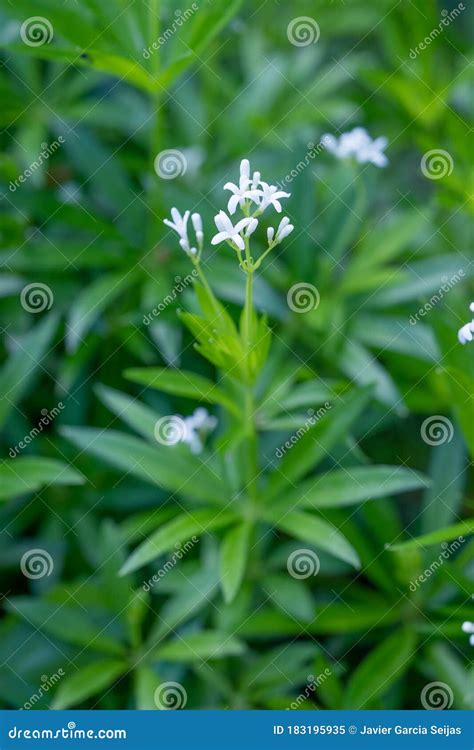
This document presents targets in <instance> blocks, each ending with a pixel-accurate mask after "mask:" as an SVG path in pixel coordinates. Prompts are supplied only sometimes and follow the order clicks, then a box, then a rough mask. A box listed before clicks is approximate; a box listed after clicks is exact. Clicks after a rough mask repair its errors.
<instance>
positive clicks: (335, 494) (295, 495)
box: [286, 466, 429, 508]
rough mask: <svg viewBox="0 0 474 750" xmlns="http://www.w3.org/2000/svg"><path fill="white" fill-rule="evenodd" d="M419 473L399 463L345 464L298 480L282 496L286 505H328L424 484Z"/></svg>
mask: <svg viewBox="0 0 474 750" xmlns="http://www.w3.org/2000/svg"><path fill="white" fill-rule="evenodd" d="M428 484H429V480H428V479H427V478H426V477H424V476H423V475H422V474H419V473H418V472H416V471H412V470H411V469H406V468H405V467H400V466H349V467H347V469H341V470H337V471H331V472H328V473H327V474H322V475H320V476H317V477H314V478H312V479H309V480H308V481H306V482H302V483H301V484H300V485H299V486H298V489H297V490H295V491H294V492H290V493H289V495H288V497H287V498H286V503H287V507H292V506H293V505H294V504H295V503H296V502H298V501H299V504H300V505H302V506H304V507H312V508H332V507H343V506H346V505H354V504H355V503H360V502H365V501H367V500H374V499H376V498H382V497H387V496H389V495H394V494H398V493H401V492H408V491H410V490H416V489H420V488H421V487H426V486H428Z"/></svg>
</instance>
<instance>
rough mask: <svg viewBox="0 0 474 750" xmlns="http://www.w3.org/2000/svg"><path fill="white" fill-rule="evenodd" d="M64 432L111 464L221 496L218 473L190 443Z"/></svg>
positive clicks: (153, 480) (203, 495) (202, 495)
mask: <svg viewBox="0 0 474 750" xmlns="http://www.w3.org/2000/svg"><path fill="white" fill-rule="evenodd" d="M61 434H63V435H64V436H65V437H66V438H68V439H69V440H71V441H72V442H73V443H75V444H76V445H78V446H79V447H80V448H82V449H83V450H85V451H87V452H89V453H92V454H93V455H95V456H99V458H103V459H104V460H105V461H107V462H108V463H110V464H112V466H115V467H117V468H118V469H121V470H123V471H125V472H127V473H130V474H133V475H134V476H137V477H140V479H143V480H144V481H145V482H148V483H149V484H156V485H158V486H159V487H163V488H165V489H168V490H172V491H173V492H181V493H183V494H184V495H189V496H190V497H195V498H197V499H200V500H206V501H208V500H209V498H217V499H219V500H220V499H221V498H222V493H223V486H222V485H221V483H220V481H219V479H218V478H217V477H216V475H215V473H214V472H213V471H212V470H211V469H210V468H209V467H208V466H207V465H206V464H205V463H204V462H203V461H201V460H199V459H198V458H197V457H196V456H193V454H192V453H191V452H190V450H189V448H188V446H185V445H183V446H181V445H161V444H159V443H157V444H156V445H155V446H151V445H149V444H148V443H145V442H144V441H143V440H139V439H138V438H136V437H132V436H131V435H126V434H125V433H121V432H115V431H113V430H96V429H89V428H84V427H64V428H62V429H61Z"/></svg>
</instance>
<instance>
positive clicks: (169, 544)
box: [120, 510, 236, 575]
mask: <svg viewBox="0 0 474 750" xmlns="http://www.w3.org/2000/svg"><path fill="white" fill-rule="evenodd" d="M235 518H236V516H235V514H234V513H232V512H231V511H214V510H194V511H193V512H192V514H191V513H190V514H188V515H181V516H178V518H175V519H174V521H170V523H167V524H165V525H164V526H163V527H162V528H161V529H158V531H156V532H155V533H154V534H153V535H152V536H151V537H150V538H149V539H147V540H146V542H143V544H140V546H139V547H138V548H137V549H136V550H135V552H133V554H132V555H131V556H130V557H129V558H128V560H127V562H126V563H125V565H124V566H123V567H122V569H121V571H120V574H121V575H126V574H127V573H131V572H132V571H134V570H137V569H138V568H141V567H143V565H146V564H147V563H149V562H151V560H155V559H156V558H157V557H159V556H160V555H162V554H163V553H164V552H168V551H169V550H171V549H173V548H174V547H175V545H176V544H182V543H183V542H187V541H188V540H189V539H191V537H193V536H201V534H203V533H205V532H206V531H211V530H214V529H219V528H221V527H222V526H227V525H228V524H229V523H232V521H234V520H235Z"/></svg>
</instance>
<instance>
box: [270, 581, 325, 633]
mask: <svg viewBox="0 0 474 750" xmlns="http://www.w3.org/2000/svg"><path fill="white" fill-rule="evenodd" d="M263 589H264V591H265V593H266V594H267V595H268V596H269V597H270V598H271V599H273V601H274V602H275V604H276V605H277V606H278V607H279V608H280V609H282V610H283V612H285V613H286V614H290V615H293V616H294V617H296V618H297V619H298V620H300V621H301V622H311V620H312V619H313V618H314V617H315V614H316V604H315V602H314V600H313V597H312V596H311V594H310V592H309V590H308V588H307V587H306V585H305V584H304V583H303V581H298V580H296V579H295V578H291V576H290V575H289V574H286V575H285V574H281V575H269V576H265V579H264V581H263Z"/></svg>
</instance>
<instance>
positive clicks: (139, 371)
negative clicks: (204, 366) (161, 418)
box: [124, 367, 240, 415]
mask: <svg viewBox="0 0 474 750" xmlns="http://www.w3.org/2000/svg"><path fill="white" fill-rule="evenodd" d="M124 376H125V377H126V378H128V379H129V380H133V381H134V382H135V383H140V384H141V385H146V386H148V387H150V388H156V389H157V390H159V391H164V392H165V393H172V394H173V395H174V396H185V397H186V398H194V399H196V400H197V401H207V402H208V403H211V404H221V406H225V407H226V409H228V410H229V411H230V412H232V413H234V414H237V415H239V414H240V412H239V409H238V408H237V406H236V405H235V404H234V402H233V401H232V400H231V399H230V398H229V396H227V394H226V393H224V391H222V390H221V389H220V388H219V387H218V386H217V385H215V384H214V383H213V382H212V380H209V378H205V377H203V376H202V375H196V373H194V372H189V371H188V370H170V369H166V368H161V367H148V368H132V369H130V370H125V372H124Z"/></svg>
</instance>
